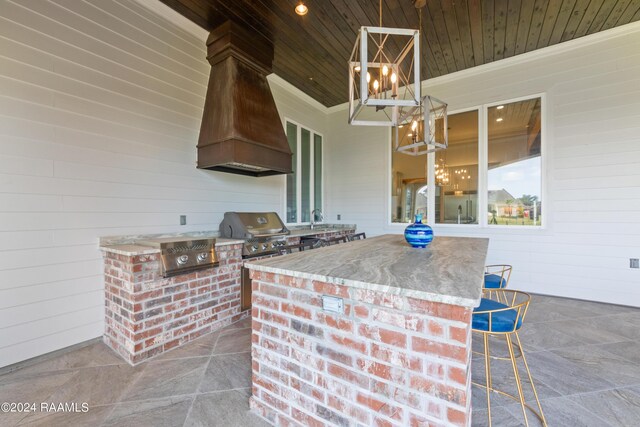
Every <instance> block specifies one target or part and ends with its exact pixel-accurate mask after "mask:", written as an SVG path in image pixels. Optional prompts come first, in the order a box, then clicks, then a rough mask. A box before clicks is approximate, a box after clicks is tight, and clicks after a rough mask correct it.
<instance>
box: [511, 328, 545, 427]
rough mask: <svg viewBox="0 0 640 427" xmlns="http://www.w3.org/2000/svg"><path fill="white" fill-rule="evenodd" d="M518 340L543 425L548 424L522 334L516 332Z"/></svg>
mask: <svg viewBox="0 0 640 427" xmlns="http://www.w3.org/2000/svg"><path fill="white" fill-rule="evenodd" d="M515 335H516V340H517V341H518V347H519V348H520V353H521V354H522V362H523V363H524V367H525V369H526V370H527V376H528V377H529V383H530V384H531V390H533V397H534V398H535V399H536V404H537V405H538V410H539V411H540V417H541V418H542V420H541V421H542V425H544V426H546V425H547V419H546V418H545V417H544V412H542V405H541V404H540V398H538V391H537V390H536V385H535V384H534V383H533V377H532V376H531V371H530V370H529V364H528V363H527V358H526V357H525V356H524V352H523V351H522V343H521V342H520V336H519V335H518V333H517V332H516V333H515Z"/></svg>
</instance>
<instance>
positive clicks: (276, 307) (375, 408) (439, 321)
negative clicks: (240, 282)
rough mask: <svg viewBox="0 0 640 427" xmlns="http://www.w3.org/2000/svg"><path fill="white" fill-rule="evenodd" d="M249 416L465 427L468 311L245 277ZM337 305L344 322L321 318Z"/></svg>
mask: <svg viewBox="0 0 640 427" xmlns="http://www.w3.org/2000/svg"><path fill="white" fill-rule="evenodd" d="M251 277H252V279H253V308H252V316H253V336H252V341H253V345H252V364H253V396H252V398H251V407H252V408H253V409H254V410H255V411H257V412H258V413H259V414H260V415H262V416H263V417H264V418H266V419H268V420H270V421H271V422H272V423H274V424H275V425H304V426H325V425H351V424H353V423H355V422H357V423H361V424H363V425H366V426H426V425H429V426H445V425H456V426H467V425H470V424H471V416H470V406H471V371H470V369H469V367H470V361H471V329H470V322H471V309H470V308H465V307H459V306H454V305H448V304H443V303H435V302H430V301H424V300H419V299H414V298H407V297H400V296H394V295H390V294H388V293H382V292H374V291H369V290H364V289H356V288H351V287H345V286H339V285H334V284H329V283H323V282H317V281H312V280H306V279H300V278H294V277H292V276H287V275H277V274H273V273H264V272H259V271H251ZM322 295H335V296H339V297H342V298H343V299H344V303H345V309H344V314H336V313H329V312H326V311H323V309H322V300H321V297H322Z"/></svg>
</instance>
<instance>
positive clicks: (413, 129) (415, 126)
mask: <svg viewBox="0 0 640 427" xmlns="http://www.w3.org/2000/svg"><path fill="white" fill-rule="evenodd" d="M416 129H418V122H417V121H415V120H414V121H413V123H411V130H412V131H415V130H416Z"/></svg>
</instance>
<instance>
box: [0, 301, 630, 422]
mask: <svg viewBox="0 0 640 427" xmlns="http://www.w3.org/2000/svg"><path fill="white" fill-rule="evenodd" d="M639 325H640V309H633V308H628V307H619V306H611V305H606V304H597V303H589V302H584V301H577V300H570V299H563V298H552V297H546V296H538V295H535V296H534V297H533V300H532V304H531V306H530V310H529V314H528V315H527V319H526V321H525V325H524V327H523V330H522V332H521V334H520V335H521V339H522V340H523V345H524V346H525V350H526V351H527V353H526V354H527V356H528V361H529V365H530V368H531V371H532V373H533V376H534V381H535V383H536V386H537V388H538V393H539V395H540V397H541V399H542V405H543V409H544V411H545V415H546V416H547V421H548V424H549V426H560V427H566V426H571V427H573V426H598V427H611V426H635V425H639V423H640V328H639V327H638V326H639ZM250 330H251V329H250V321H249V320H248V319H245V320H243V321H241V322H238V323H236V324H234V325H231V326H229V327H227V328H225V329H224V330H222V331H219V332H216V333H213V334H210V335H207V336H205V337H203V338H200V339H198V340H197V341H194V342H192V343H190V344H188V345H186V346H185V347H183V348H179V349H176V350H173V351H171V352H169V353H166V354H164V355H162V356H160V357H159V358H157V359H154V360H152V361H149V362H146V363H143V364H141V365H140V366H137V367H130V366H129V365H128V364H126V363H125V362H124V361H123V360H122V359H120V358H119V357H118V356H117V355H116V354H114V353H113V352H112V351H111V350H110V349H109V348H107V347H106V346H105V345H104V344H102V343H94V344H91V345H89V346H86V347H83V348H80V349H77V350H73V351H71V352H68V353H65V354H62V355H59V356H56V357H54V358H51V359H49V360H45V361H42V362H40V363H38V364H35V365H31V366H28V367H25V368H22V369H19V370H16V371H14V372H11V373H7V374H4V375H0V402H5V401H13V402H38V403H39V402H87V403H88V404H89V406H90V410H89V411H88V412H87V413H80V414H68V413H66V414H65V413H58V414H44V413H30V414H12V413H9V414H5V413H0V426H3V427H4V426H13V425H20V426H22V425H31V426H38V425H40V426H65V427H75V426H92V427H93V426H136V427H141V426H154V427H159V426H171V427H173V426H223V427H232V426H238V427H252V426H266V425H267V424H266V423H265V422H264V421H262V420H261V419H260V418H258V417H257V416H255V415H253V414H251V413H250V412H249V405H248V398H249V395H250V385H251V353H250V346H251V342H250ZM474 345H475V344H474ZM494 347H495V349H494V350H492V351H495V352H499V351H500V345H499V343H496V345H495V346H494ZM494 354H495V353H494ZM505 363H506V364H505ZM473 366H474V368H475V369H474V370H473V375H474V379H476V380H480V381H481V380H483V376H484V370H483V369H484V368H483V365H482V360H477V359H475V360H474V365H473ZM492 369H493V374H494V375H493V377H494V382H495V383H497V384H505V385H504V388H505V390H506V391H511V392H512V393H515V388H513V389H512V390H509V387H510V386H511V383H510V382H509V380H510V379H512V377H513V374H512V372H511V366H510V364H508V362H500V361H496V362H494V363H492ZM525 392H526V393H527V395H530V394H531V393H530V392H529V391H528V390H527V388H526V385H525ZM492 396H493V394H492ZM473 407H474V417H473V425H474V426H476V425H477V426H483V425H486V424H487V421H486V400H485V394H484V391H483V390H482V389H478V388H475V387H474V389H473ZM492 408H493V419H494V424H493V425H495V426H520V425H524V424H523V422H522V413H521V412H520V407H519V406H518V405H516V404H514V403H513V402H512V401H510V400H509V399H507V398H504V397H502V396H496V397H493V400H492ZM529 418H530V423H531V425H537V423H536V419H535V418H533V416H531V415H530V417H529Z"/></svg>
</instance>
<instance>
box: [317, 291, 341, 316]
mask: <svg viewBox="0 0 640 427" xmlns="http://www.w3.org/2000/svg"><path fill="white" fill-rule="evenodd" d="M322 309H323V310H324V311H331V312H333V313H339V314H344V300H343V299H342V298H340V297H333V296H330V295H322Z"/></svg>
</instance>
